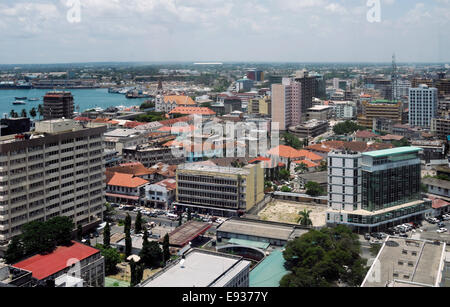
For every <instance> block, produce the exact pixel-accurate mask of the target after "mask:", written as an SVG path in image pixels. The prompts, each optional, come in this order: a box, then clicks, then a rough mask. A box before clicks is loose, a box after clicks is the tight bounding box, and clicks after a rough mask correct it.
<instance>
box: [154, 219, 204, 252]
mask: <svg viewBox="0 0 450 307" xmlns="http://www.w3.org/2000/svg"><path fill="white" fill-rule="evenodd" d="M209 228H211V224H209V223H203V222H196V221H189V222H187V223H185V224H183V225H181V226H180V227H178V228H176V229H175V230H174V231H172V232H171V233H170V234H169V242H170V245H172V246H178V247H183V246H185V245H187V244H189V242H191V241H192V240H194V239H195V238H196V237H198V236H200V235H202V234H204V233H205V232H206V231H207V230H208V229H209ZM161 241H162V240H161Z"/></svg>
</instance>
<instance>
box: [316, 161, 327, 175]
mask: <svg viewBox="0 0 450 307" xmlns="http://www.w3.org/2000/svg"><path fill="white" fill-rule="evenodd" d="M317 170H318V171H319V172H326V171H327V170H328V163H327V161H325V160H324V161H321V162H320V165H319V166H318V167H317Z"/></svg>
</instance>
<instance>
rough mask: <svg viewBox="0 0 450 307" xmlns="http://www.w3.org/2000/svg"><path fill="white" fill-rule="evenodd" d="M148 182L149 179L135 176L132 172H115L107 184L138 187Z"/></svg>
mask: <svg viewBox="0 0 450 307" xmlns="http://www.w3.org/2000/svg"><path fill="white" fill-rule="evenodd" d="M147 183H148V181H147V180H144V179H142V178H140V177H135V176H134V175H132V174H122V173H114V175H113V176H112V178H111V179H110V180H109V182H108V183H107V184H108V185H113V186H116V187H126V188H137V187H140V186H142V185H144V184H147Z"/></svg>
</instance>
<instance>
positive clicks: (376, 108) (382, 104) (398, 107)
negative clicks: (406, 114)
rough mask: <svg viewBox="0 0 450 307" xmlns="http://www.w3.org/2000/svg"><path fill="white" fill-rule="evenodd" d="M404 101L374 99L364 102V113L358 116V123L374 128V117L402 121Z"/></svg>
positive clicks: (396, 121)
mask: <svg viewBox="0 0 450 307" xmlns="http://www.w3.org/2000/svg"><path fill="white" fill-rule="evenodd" d="M402 112H403V109H402V103H401V102H400V101H390V100H374V101H363V102H362V115H361V116H358V124H359V125H361V126H364V127H366V128H369V129H372V128H373V122H374V119H377V118H383V119H390V120H392V121H393V122H395V123H398V124H401V123H402Z"/></svg>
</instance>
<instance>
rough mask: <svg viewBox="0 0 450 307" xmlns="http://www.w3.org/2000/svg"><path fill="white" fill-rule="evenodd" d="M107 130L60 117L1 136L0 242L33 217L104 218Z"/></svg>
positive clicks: (91, 222) (85, 221)
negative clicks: (18, 132)
mask: <svg viewBox="0 0 450 307" xmlns="http://www.w3.org/2000/svg"><path fill="white" fill-rule="evenodd" d="M105 131H106V128H105V127H98V128H83V127H81V126H80V125H79V124H78V123H76V122H75V121H73V120H70V119H60V120H52V121H42V122H37V123H36V129H35V132H33V133H26V134H20V135H11V136H5V137H1V138H0V245H2V244H5V243H6V242H7V241H8V240H10V239H11V238H12V237H14V236H17V235H19V234H20V233H21V228H22V226H23V225H24V224H26V223H28V222H32V221H45V220H48V219H50V218H53V217H56V216H68V217H70V218H71V219H72V221H73V222H74V224H75V225H82V226H86V227H89V226H92V227H93V226H95V225H96V224H97V223H99V222H100V221H101V220H102V218H103V205H104V203H105V166H104V161H103V160H104V159H103V151H104V146H103V134H104V132H105ZM0 249H1V246H0Z"/></svg>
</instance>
